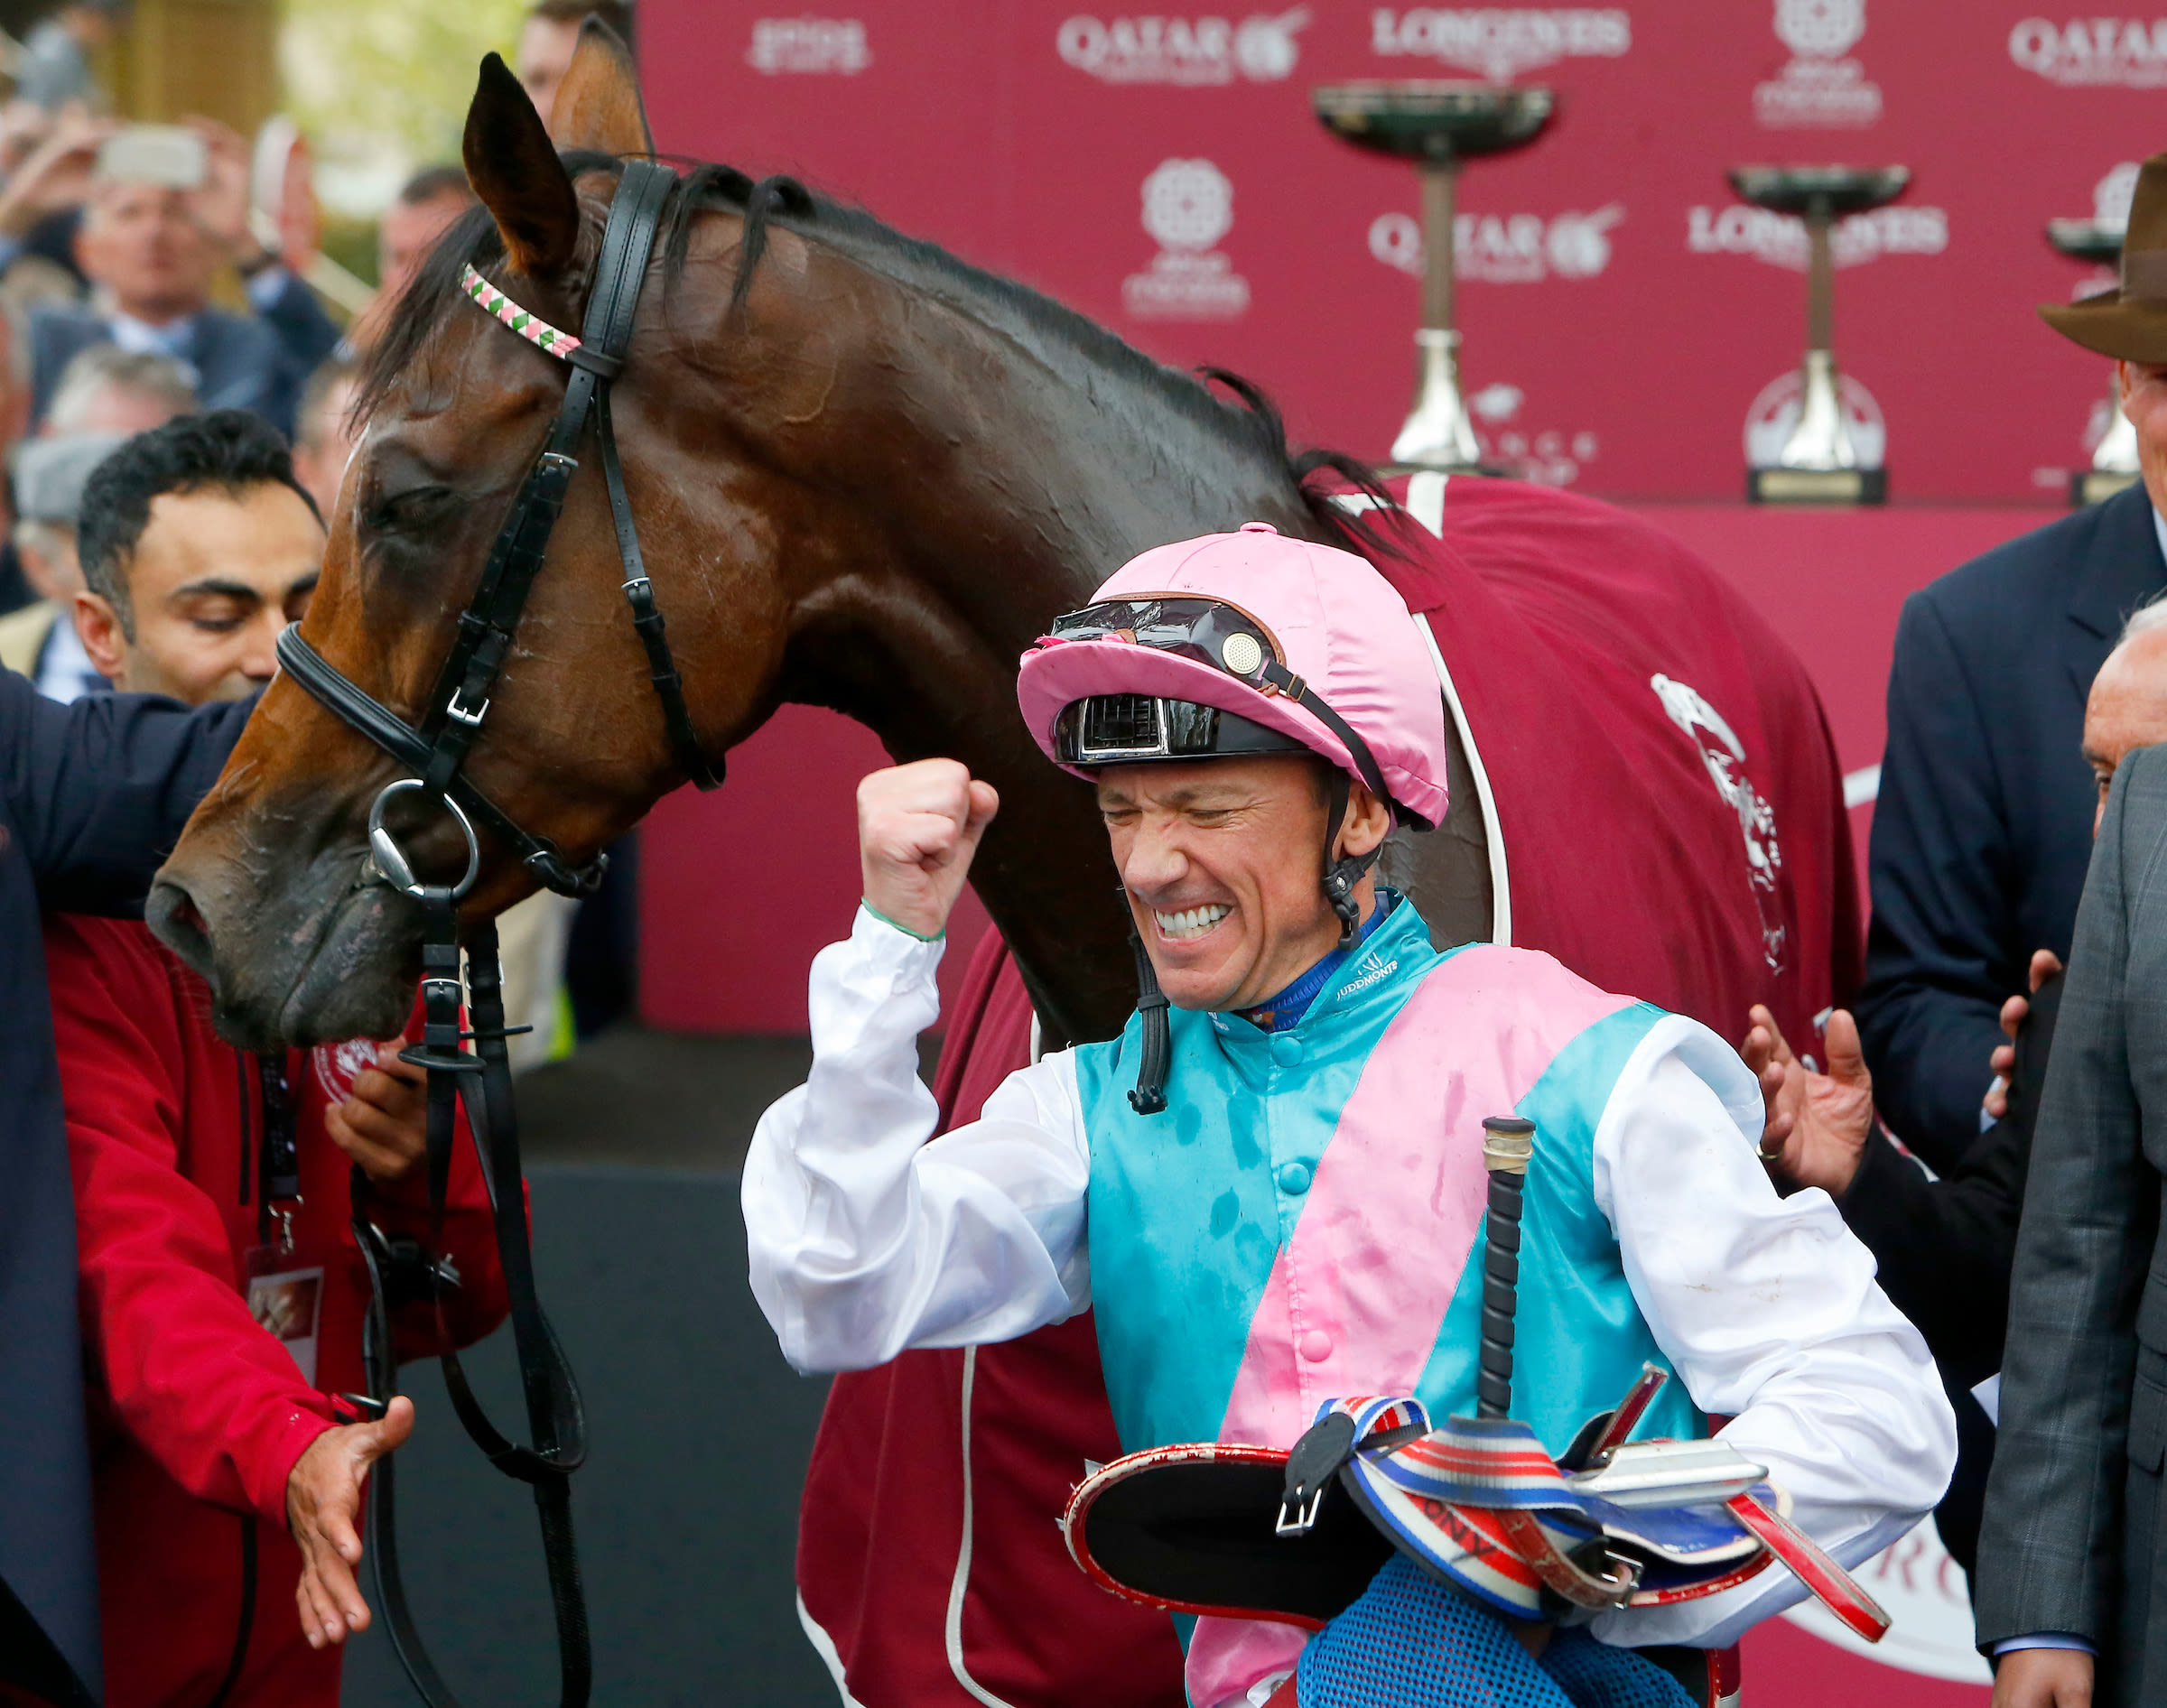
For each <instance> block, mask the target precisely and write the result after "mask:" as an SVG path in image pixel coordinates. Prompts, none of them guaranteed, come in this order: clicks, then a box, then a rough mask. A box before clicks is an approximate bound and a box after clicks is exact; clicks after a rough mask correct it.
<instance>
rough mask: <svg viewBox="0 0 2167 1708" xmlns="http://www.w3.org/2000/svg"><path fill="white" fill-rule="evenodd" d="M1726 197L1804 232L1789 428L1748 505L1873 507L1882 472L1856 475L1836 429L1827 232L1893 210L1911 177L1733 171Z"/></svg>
mask: <svg viewBox="0 0 2167 1708" xmlns="http://www.w3.org/2000/svg"><path fill="white" fill-rule="evenodd" d="M1730 177H1731V188H1732V189H1734V190H1736V191H1737V192H1738V194H1739V196H1740V198H1741V199H1742V200H1746V201H1749V202H1751V203H1752V204H1753V206H1754V207H1756V208H1766V209H1769V210H1770V211H1771V212H1772V213H1781V214H1792V215H1795V216H1796V217H1798V218H1800V219H1802V220H1804V221H1805V224H1806V243H1807V252H1806V361H1805V366H1804V367H1803V369H1802V370H1801V372H1800V376H1799V378H1800V391H1799V420H1798V424H1797V425H1796V426H1795V427H1793V428H1792V429H1791V430H1790V438H1789V439H1787V440H1785V441H1783V449H1782V450H1781V451H1779V452H1778V453H1777V455H1776V460H1775V464H1774V466H1773V467H1772V468H1766V469H1748V470H1747V471H1746V497H1749V498H1751V499H1752V500H1753V502H1755V503H1756V504H1881V503H1883V502H1884V501H1885V500H1886V499H1887V497H1888V492H1889V488H1888V471H1887V469H1881V468H1874V469H1868V468H1864V467H1862V466H1861V465H1860V461H1859V456H1858V448H1857V447H1856V446H1855V445H1854V444H1853V443H1852V441H1851V431H1850V428H1849V427H1848V426H1847V425H1846V423H1845V421H1844V409H1843V400H1842V397H1841V395H1840V394H1839V391H1838V389H1837V371H1836V348H1835V330H1836V256H1835V251H1834V248H1833V237H1834V234H1835V229H1836V222H1837V220H1838V219H1841V218H1845V217H1846V215H1849V214H1855V213H1864V212H1865V211H1866V210H1867V209H1872V208H1879V207H1882V206H1883V205H1884V204H1886V203H1888V202H1892V201H1894V200H1896V198H1897V197H1899V196H1901V195H1902V193H1903V190H1904V186H1905V185H1907V184H1909V183H1910V182H1911V172H1909V170H1907V169H1906V168H1904V167H1902V166H1875V167H1858V166H1738V167H1734V168H1733V169H1732V172H1731V174H1730Z"/></svg>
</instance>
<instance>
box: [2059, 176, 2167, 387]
mask: <svg viewBox="0 0 2167 1708" xmlns="http://www.w3.org/2000/svg"><path fill="white" fill-rule="evenodd" d="M2039 318H2040V319H2041V320H2044V321H2045V322H2046V323H2047V324H2048V325H2049V326H2051V327H2052V328H2053V329H2054V330H2056V331H2057V332H2059V333H2060V334H2061V335H2062V337H2064V338H2066V339H2074V340H2075V341H2076V342H2077V343H2079V344H2081V345H2083V346H2084V348H2086V349H2088V350H2097V351H2098V352H2099V354H2100V355H2102V356H2113V357H2119V358H2120V359H2121V360H2123V361H2125V362H2144V363H2147V364H2150V363H2167V154H2154V155H2153V157H2152V158H2151V159H2150V160H2148V161H2146V162H2144V165H2143V166H2142V167H2141V168H2139V169H2138V172H2137V188H2136V193H2135V194H2134V196H2133V197H2132V198H2131V199H2130V204H2129V228H2128V229H2127V230H2126V231H2125V232H2124V233H2123V234H2122V282H2121V283H2120V285H2119V286H2118V287H2117V288H2116V289H2115V290H2112V291H2106V292H2101V293H2100V294H2099V295H2097V296H2088V297H2086V298H2084V299H2083V300H2082V301H2081V302H2046V303H2042V304H2041V306H2040V311H2039Z"/></svg>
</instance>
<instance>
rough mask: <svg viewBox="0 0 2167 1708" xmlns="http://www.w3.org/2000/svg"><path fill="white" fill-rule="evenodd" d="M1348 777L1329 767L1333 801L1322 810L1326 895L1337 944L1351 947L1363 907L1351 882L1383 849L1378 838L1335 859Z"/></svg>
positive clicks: (1356, 880)
mask: <svg viewBox="0 0 2167 1708" xmlns="http://www.w3.org/2000/svg"><path fill="white" fill-rule="evenodd" d="M1347 795H1348V777H1347V774H1346V773H1345V772H1344V771H1342V770H1341V769H1340V768H1339V767H1338V766H1333V767H1332V803H1331V808H1330V810H1329V811H1328V812H1326V813H1325V899H1326V900H1327V901H1329V902H1330V903H1331V904H1332V911H1333V912H1334V913H1335V914H1338V915H1339V946H1340V947H1341V948H1342V949H1352V948H1353V946H1354V943H1355V941H1356V940H1357V939H1358V938H1359V937H1360V936H1361V935H1362V907H1361V905H1360V904H1359V903H1358V902H1356V901H1355V899H1354V886H1355V885H1357V884H1359V883H1361V882H1362V880H1363V877H1364V875H1365V874H1367V872H1368V871H1369V869H1370V868H1371V867H1372V866H1374V865H1376V863H1377V857H1378V856H1379V855H1380V854H1381V853H1383V852H1384V844H1383V843H1382V842H1380V843H1378V844H1377V846H1376V847H1375V848H1373V849H1371V850H1370V851H1369V852H1368V853H1367V854H1350V855H1348V856H1347V857H1346V858H1345V859H1336V860H1335V859H1333V858H1332V850H1333V849H1334V847H1335V845H1336V844H1337V843H1338V841H1339V832H1340V831H1341V829H1342V827H1343V826H1344V824H1345V822H1346V818H1347Z"/></svg>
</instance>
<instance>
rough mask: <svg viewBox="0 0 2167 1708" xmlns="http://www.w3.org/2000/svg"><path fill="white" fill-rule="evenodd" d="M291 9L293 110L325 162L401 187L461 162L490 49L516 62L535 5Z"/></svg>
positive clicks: (414, 1) (419, 0)
mask: <svg viewBox="0 0 2167 1708" xmlns="http://www.w3.org/2000/svg"><path fill="white" fill-rule="evenodd" d="M284 4H285V27H284V32H283V36H282V40H281V43H280V53H279V58H280V66H281V70H282V71H283V72H284V79H285V87H286V103H287V111H289V112H290V113H291V114H292V115H293V120H294V122H295V123H296V124H297V125H300V126H301V129H302V135H306V136H307V137H308V138H309V139H310V141H311V142H312V144H314V145H315V148H316V151H317V155H318V158H319V160H321V161H324V162H353V163H355V164H360V163H361V162H365V161H366V162H372V163H374V164H375V166H376V168H377V175H378V176H380V177H381V178H382V179H383V180H384V181H395V180H396V179H398V178H401V177H403V176H404V175H405V172H407V171H410V170H412V169H413V168H414V167H418V166H423V165H428V164H431V163H433V162H438V161H451V160H457V159H458V158H459V137H460V127H461V125H463V124H464V123H465V120H466V114H467V103H468V102H469V101H470V99H471V98H472V97H473V94H474V73H475V69H476V67H477V66H479V64H480V62H481V56H482V55H483V54H484V53H487V52H488V51H490V50H491V49H494V50H496V51H498V52H499V53H502V54H503V55H504V56H505V57H506V58H507V59H509V58H510V57H511V54H512V50H513V47H514V46H515V44H516V42H517V41H518V36H519V26H520V23H521V22H522V20H523V19H524V18H525V14H526V9H527V6H528V5H529V4H531V0H454V4H452V5H445V4H443V0H284ZM394 187H395V182H394ZM386 200H388V196H386Z"/></svg>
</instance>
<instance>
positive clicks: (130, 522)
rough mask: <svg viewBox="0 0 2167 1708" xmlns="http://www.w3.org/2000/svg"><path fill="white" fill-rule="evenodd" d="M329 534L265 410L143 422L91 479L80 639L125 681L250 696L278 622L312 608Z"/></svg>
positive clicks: (198, 700)
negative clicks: (147, 427) (144, 428)
mask: <svg viewBox="0 0 2167 1708" xmlns="http://www.w3.org/2000/svg"><path fill="white" fill-rule="evenodd" d="M323 541H324V533H323V522H322V519H321V517H320V516H319V515H317V514H316V504H315V500H314V499H312V498H311V497H309V495H308V494H307V493H306V492H305V491H303V490H302V487H301V485H300V483H299V481H298V480H296V479H295V478H294V474H293V459H292V458H291V457H289V456H288V455H287V452H286V446H285V441H284V440H282V439H281V438H280V437H279V436H278V434H277V432H275V431H274V430H273V429H272V428H271V427H269V426H267V425H265V422H263V420H262V419H261V418H260V417H258V416H256V415H254V414H251V413H248V412H247V411H246V410H239V409H221V410H214V411H212V412H211V413H209V414H207V415H183V416H181V417H180V418H179V419H178V420H175V421H171V422H167V423H166V424H165V425H164V426H163V427H159V428H154V429H153V430H152V431H151V432H147V433H139V434H137V435H136V436H135V438H134V439H132V440H130V441H128V442H127V443H126V445H124V446H122V447H121V448H120V450H116V452H114V453H113V455H112V456H110V457H108V458H107V459H106V460H105V461H104V462H102V463H100V464H99V465H98V468H97V469H95V470H94V471H92V473H91V476H90V479H89V482H88V485H87V486H86V487H84V489H83V506H82V515H81V520H80V522H79V524H78V529H77V549H78V553H79V556H80V558H81V560H82V569H83V579H84V580H85V582H86V583H87V585H86V587H85V589H84V590H83V591H81V592H79V593H78V594H77V595H76V602H75V621H76V627H77V629H78V631H79V633H80V634H81V636H82V640H83V649H84V650H85V651H86V652H88V654H90V660H91V663H92V664H95V665H96V666H97V667H98V671H99V672H100V673H102V674H103V675H106V676H107V677H109V678H111V679H112V681H113V682H114V683H115V684H116V686H118V687H120V688H123V689H133V690H136V691H138V692H146V693H161V694H171V695H172V697H173V698H174V699H175V700H181V701H187V702H188V703H189V704H191V705H200V704H202V703H204V702H205V701H212V700H241V699H245V698H246V697H247V696H248V695H249V694H251V693H254V692H256V690H257V689H259V688H261V687H263V686H264V684H265V683H266V682H269V681H270V680H271V678H272V677H273V676H274V675H276V674H277V673H278V655H277V653H276V651H275V647H276V643H277V640H278V636H279V632H280V630H282V629H284V627H286V625H287V624H289V623H294V622H298V621H300V619H301V615H302V612H303V611H304V610H306V609H307V608H308V603H309V595H310V594H311V593H312V592H314V591H315V589H316V577H317V573H318V571H319V570H320V569H321V566H322V562H323Z"/></svg>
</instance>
